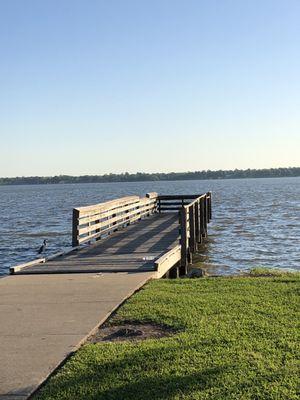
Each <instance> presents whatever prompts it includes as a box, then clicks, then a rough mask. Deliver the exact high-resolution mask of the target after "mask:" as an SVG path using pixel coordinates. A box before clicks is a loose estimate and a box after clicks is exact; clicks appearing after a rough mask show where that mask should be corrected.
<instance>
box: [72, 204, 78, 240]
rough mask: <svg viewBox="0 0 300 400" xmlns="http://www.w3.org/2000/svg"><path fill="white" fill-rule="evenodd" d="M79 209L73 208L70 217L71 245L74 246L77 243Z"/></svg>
mask: <svg viewBox="0 0 300 400" xmlns="http://www.w3.org/2000/svg"><path fill="white" fill-rule="evenodd" d="M78 226H79V210H77V209H76V208H73V218H72V246H73V247H76V246H78V245H79V238H78V236H79V232H78Z"/></svg>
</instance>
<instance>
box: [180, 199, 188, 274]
mask: <svg viewBox="0 0 300 400" xmlns="http://www.w3.org/2000/svg"><path fill="white" fill-rule="evenodd" d="M180 232H181V237H180V244H181V261H180V268H179V274H180V275H186V272H187V266H188V234H187V210H186V208H185V207H182V208H181V212H180Z"/></svg>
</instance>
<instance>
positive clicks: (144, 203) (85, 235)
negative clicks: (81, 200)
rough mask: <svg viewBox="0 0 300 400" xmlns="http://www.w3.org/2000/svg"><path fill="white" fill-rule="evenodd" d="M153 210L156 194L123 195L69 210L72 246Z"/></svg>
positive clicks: (108, 232)
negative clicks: (70, 214) (71, 218)
mask: <svg viewBox="0 0 300 400" xmlns="http://www.w3.org/2000/svg"><path fill="white" fill-rule="evenodd" d="M156 210H157V193H154V192H153V193H147V194H146V197H139V196H127V197H122V198H120V199H116V200H112V201H107V202H105V203H100V204H95V205H92V206H87V207H79V208H74V209H73V229H72V246H73V247H75V246H79V245H80V244H82V243H85V242H89V241H91V240H93V239H95V240H97V239H100V238H101V237H103V236H107V235H109V234H110V233H112V232H114V231H116V230H117V229H119V228H121V227H125V226H127V225H129V224H130V223H132V222H134V221H137V220H139V219H141V218H143V217H145V216H149V215H151V214H152V213H154V212H156Z"/></svg>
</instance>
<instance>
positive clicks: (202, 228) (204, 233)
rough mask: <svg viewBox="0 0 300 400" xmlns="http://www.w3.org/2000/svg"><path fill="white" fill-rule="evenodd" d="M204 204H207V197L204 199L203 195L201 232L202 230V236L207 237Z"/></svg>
mask: <svg viewBox="0 0 300 400" xmlns="http://www.w3.org/2000/svg"><path fill="white" fill-rule="evenodd" d="M204 204H205V199H204V197H202V198H201V199H200V222H201V225H200V232H201V236H202V237H204V238H205V237H206V229H205V227H206V223H205V207H204Z"/></svg>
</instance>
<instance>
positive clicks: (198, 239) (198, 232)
mask: <svg viewBox="0 0 300 400" xmlns="http://www.w3.org/2000/svg"><path fill="white" fill-rule="evenodd" d="M195 229H196V242H197V243H199V244H201V242H202V238H201V221H200V201H199V200H198V201H197V202H196V204H195Z"/></svg>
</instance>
